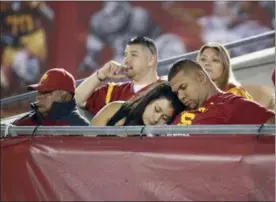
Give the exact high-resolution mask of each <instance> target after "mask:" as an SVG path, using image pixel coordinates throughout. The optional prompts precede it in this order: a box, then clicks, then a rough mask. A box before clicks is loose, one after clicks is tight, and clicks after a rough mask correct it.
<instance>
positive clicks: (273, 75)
mask: <svg viewBox="0 0 276 202" xmlns="http://www.w3.org/2000/svg"><path fill="white" fill-rule="evenodd" d="M272 81H273V83H274V85H275V69H274V70H273V72H272Z"/></svg>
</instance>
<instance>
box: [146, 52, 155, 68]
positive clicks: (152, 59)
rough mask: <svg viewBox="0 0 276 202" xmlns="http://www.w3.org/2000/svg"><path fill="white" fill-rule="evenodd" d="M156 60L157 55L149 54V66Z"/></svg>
mask: <svg viewBox="0 0 276 202" xmlns="http://www.w3.org/2000/svg"><path fill="white" fill-rule="evenodd" d="M156 62H157V55H153V54H151V55H150V56H149V57H148V63H149V66H151V67H153V66H155V64H156Z"/></svg>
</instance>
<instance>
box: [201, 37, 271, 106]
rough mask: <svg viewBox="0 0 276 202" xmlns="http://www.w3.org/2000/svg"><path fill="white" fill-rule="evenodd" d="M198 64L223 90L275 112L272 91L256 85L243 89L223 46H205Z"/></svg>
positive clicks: (211, 44) (216, 44) (246, 86)
mask: <svg viewBox="0 0 276 202" xmlns="http://www.w3.org/2000/svg"><path fill="white" fill-rule="evenodd" d="M197 62H198V63H199V64H201V65H202V66H203V67H204V68H205V70H206V71H207V72H208V73H209V75H210V77H211V79H212V80H213V81H214V82H215V84H216V85H217V86H218V87H219V88H220V89H221V90H223V91H227V92H232V93H234V94H235V95H239V96H243V97H245V98H247V99H251V100H254V101H256V102H258V103H260V104H262V105H263V106H265V107H266V108H268V109H273V110H274V106H275V98H274V96H273V93H271V90H270V89H267V88H266V87H263V86H255V85H243V88H242V87H241V85H240V83H239V82H238V81H237V80H236V78H235V76H234V73H233V69H232V67H231V64H230V55H229V53H228V51H227V49H226V48H225V47H224V46H223V45H221V44H219V43H215V42H212V43H208V44H205V45H203V46H202V47H201V48H200V51H199V53H198V55H197ZM248 92H249V93H248Z"/></svg>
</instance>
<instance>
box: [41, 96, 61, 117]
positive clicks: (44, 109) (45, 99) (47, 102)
mask: <svg viewBox="0 0 276 202" xmlns="http://www.w3.org/2000/svg"><path fill="white" fill-rule="evenodd" d="M60 100H61V96H60V92H59V91H52V92H38V93H37V96H36V105H37V107H38V111H39V112H40V113H41V114H47V113H48V111H49V110H50V109H51V107H52V105H53V103H54V102H59V101H60Z"/></svg>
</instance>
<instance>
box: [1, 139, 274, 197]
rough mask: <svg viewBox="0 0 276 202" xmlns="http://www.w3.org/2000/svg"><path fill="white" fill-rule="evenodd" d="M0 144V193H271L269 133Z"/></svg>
mask: <svg viewBox="0 0 276 202" xmlns="http://www.w3.org/2000/svg"><path fill="white" fill-rule="evenodd" d="M207 142H208V144H206V143H207ZM0 144H1V172H2V173H1V201H16V200H21V201H160V200H162V201H188V200H192V201H218V200H220V201H273V200H274V198H275V183H274V182H275V172H274V171H275V152H274V150H275V139H274V137H272V136H269V137H268V136H266V137H260V139H257V138H256V136H223V137H222V136H220V137H219V136H190V137H152V138H143V139H142V140H140V138H138V137H137V138H136V137H132V138H100V137H97V138H92V137H62V136H59V137H58V136H52V137H49V136H48V137H47V136H38V137H34V138H33V139H31V138H29V137H21V138H20V137H16V138H11V139H7V140H3V141H1V142H0Z"/></svg>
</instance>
